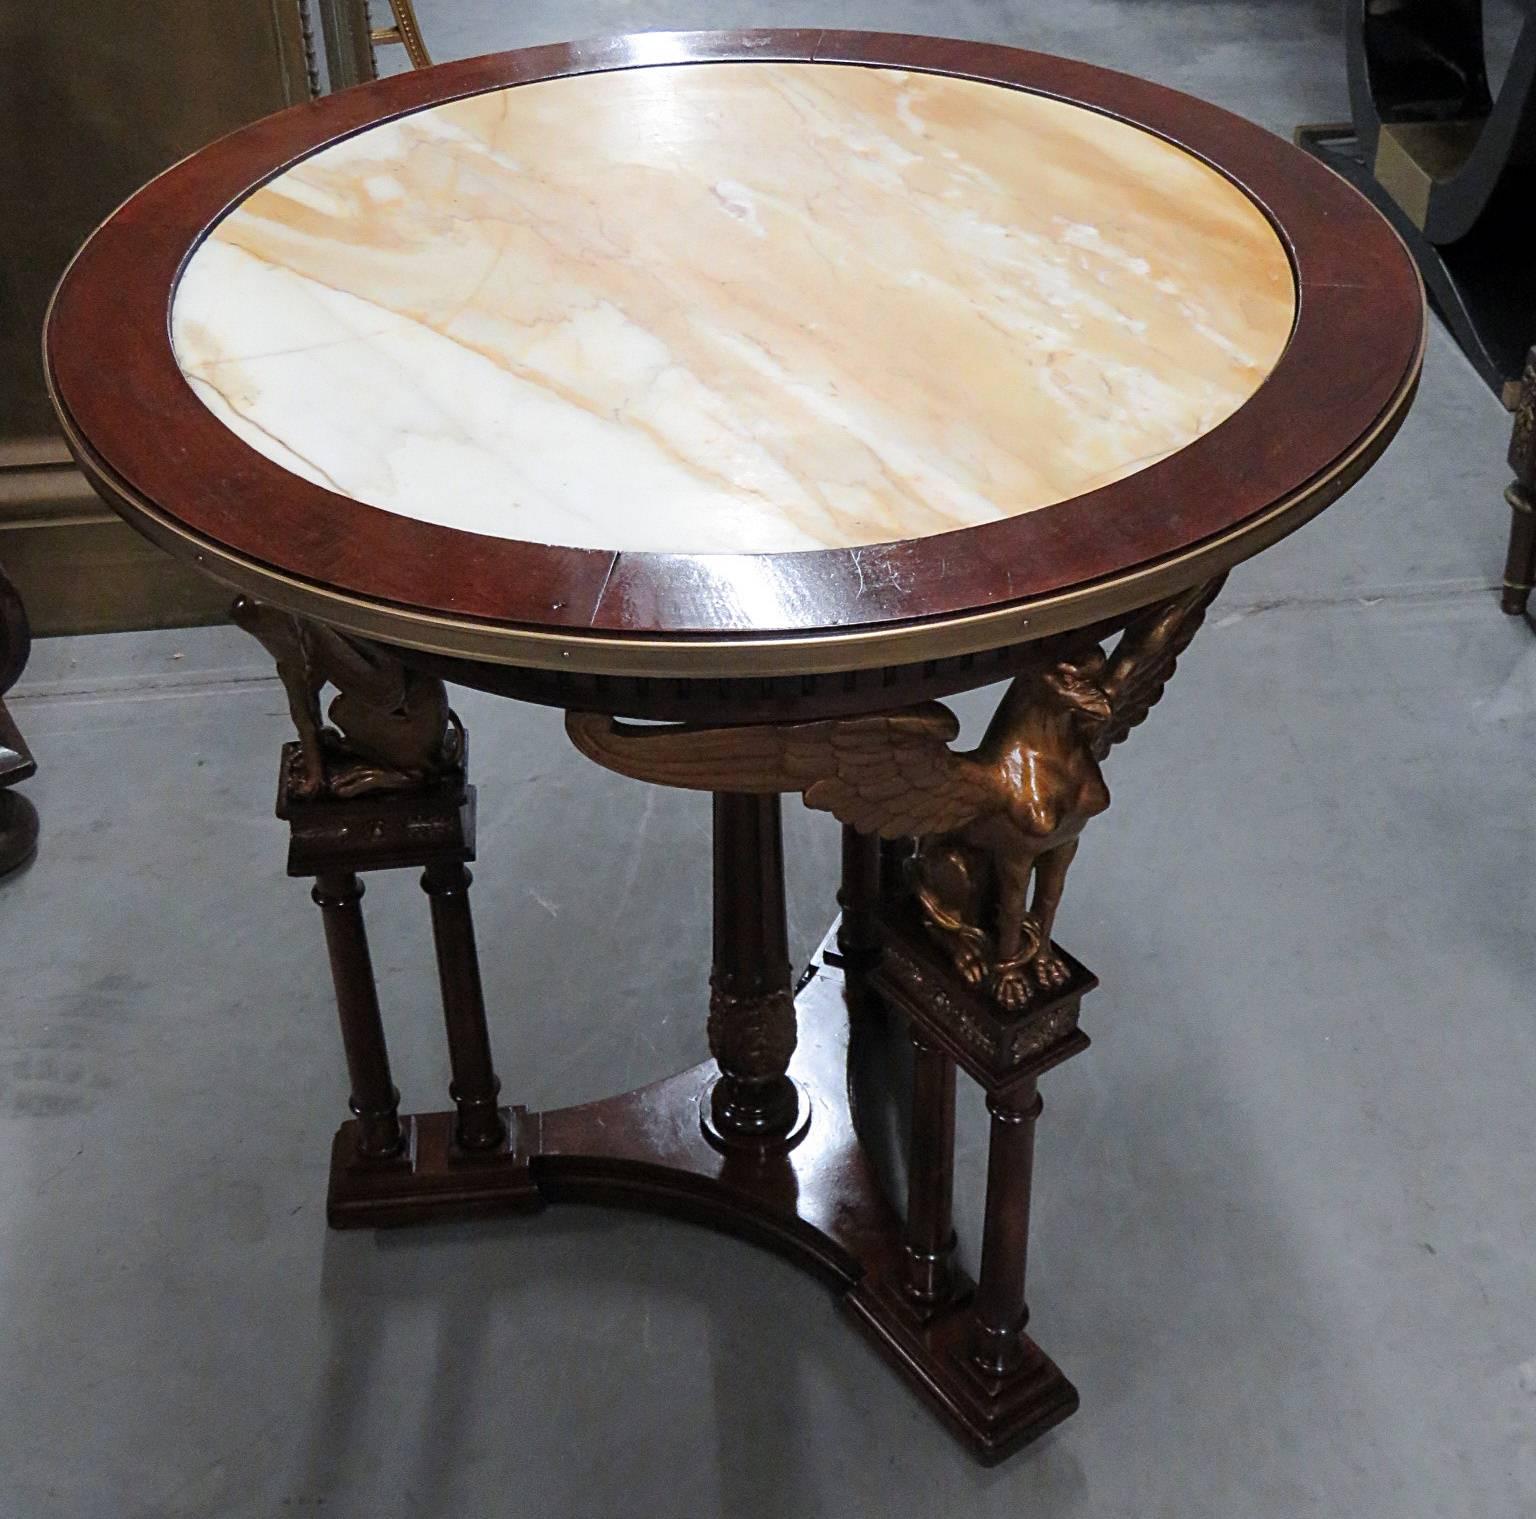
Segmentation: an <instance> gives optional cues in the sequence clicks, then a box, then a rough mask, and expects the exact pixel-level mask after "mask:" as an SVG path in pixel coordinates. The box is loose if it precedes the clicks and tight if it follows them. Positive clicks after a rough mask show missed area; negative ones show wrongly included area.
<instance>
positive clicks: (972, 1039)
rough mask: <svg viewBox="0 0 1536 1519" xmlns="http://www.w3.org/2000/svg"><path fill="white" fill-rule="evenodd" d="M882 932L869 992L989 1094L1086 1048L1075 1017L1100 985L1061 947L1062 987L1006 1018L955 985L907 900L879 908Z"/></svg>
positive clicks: (980, 996)
mask: <svg viewBox="0 0 1536 1519" xmlns="http://www.w3.org/2000/svg"><path fill="white" fill-rule="evenodd" d="M879 928H880V936H881V946H882V954H881V958H880V963H879V965H878V966H877V967H876V968H875V970H874V972H873V973H872V975H871V978H870V984H871V987H872V989H873V990H874V991H875V993H876V994H877V995H878V996H880V997H883V998H885V999H886V1000H887V1001H888V1002H889V1003H891V1004H892V1005H893V1006H895V1007H896V1008H898V1009H900V1011H901V1012H903V1013H905V1014H906V1016H907V1017H908V1018H910V1019H911V1021H912V1024H913V1026H914V1028H916V1029H919V1030H921V1031H922V1033H923V1034H924V1036H925V1037H927V1038H928V1039H930V1040H931V1041H932V1042H933V1043H934V1044H935V1045H937V1046H938V1047H939V1048H940V1049H941V1050H943V1051H944V1053H945V1054H946V1055H948V1056H949V1057H950V1058H951V1059H952V1060H953V1061H954V1062H955V1063H956V1065H958V1066H959V1067H960V1069H961V1070H963V1071H965V1072H966V1074H967V1075H969V1076H970V1077H971V1078H972V1079H973V1080H975V1081H976V1082H978V1083H979V1084H980V1085H981V1086H982V1087H984V1088H985V1089H986V1090H987V1091H988V1092H1002V1091H1006V1090H1007V1089H1009V1088H1010V1087H1013V1086H1015V1085H1017V1084H1018V1083H1021V1082H1024V1081H1028V1080H1032V1079H1033V1078H1034V1077H1036V1076H1038V1075H1040V1073H1041V1072H1042V1071H1048V1070H1050V1068H1051V1067H1052V1066H1055V1065H1060V1064H1061V1062H1062V1061H1063V1060H1068V1059H1070V1058H1071V1057H1072V1056H1073V1055H1076V1054H1079V1053H1080V1052H1081V1051H1083V1050H1085V1049H1087V1048H1088V1036H1087V1035H1086V1034H1085V1033H1083V1032H1082V1030H1081V1029H1080V1028H1078V1026H1077V1021H1078V1013H1079V1010H1080V1008H1081V1004H1082V1000H1083V997H1084V996H1085V995H1086V994H1087V993H1088V992H1091V991H1092V990H1093V989H1094V988H1095V987H1096V986H1097V985H1098V984H1099V982H1098V978H1097V977H1096V976H1095V975H1094V974H1093V973H1092V972H1091V971H1089V970H1088V969H1087V968H1086V967H1084V966H1083V965H1081V964H1080V963H1079V962H1078V961H1076V960H1074V959H1073V958H1072V957H1071V956H1070V955H1068V954H1066V953H1065V952H1064V951H1063V950H1062V949H1061V948H1060V946H1059V945H1058V946H1053V948H1054V949H1055V952H1056V954H1057V955H1058V956H1059V957H1060V958H1061V960H1062V961H1063V962H1064V963H1065V964H1066V966H1067V968H1068V970H1069V972H1070V980H1069V981H1068V982H1067V984H1066V986H1064V987H1063V988H1062V989H1061V990H1060V991H1056V992H1051V993H1045V994H1041V995H1040V996H1039V997H1037V998H1036V999H1034V1000H1032V1001H1031V1002H1030V1004H1029V1005H1028V1007H1026V1008H1025V1009H1024V1010H1023V1011H1022V1012H1019V1013H1011V1012H1009V1011H1007V1009H1005V1008H1003V1007H1002V1006H1000V1005H999V1004H998V1002H997V1001H996V999H995V998H993V997H990V996H988V995H987V994H986V993H984V992H980V991H977V990H975V989H973V988H971V987H969V986H967V985H966V984H965V983H964V981H962V980H961V979H960V976H959V975H958V973H957V972H956V971H955V969H954V966H953V964H952V963H951V961H950V958H949V957H948V956H947V955H946V954H945V953H944V951H943V949H942V948H941V947H940V946H938V945H936V944H935V943H934V942H933V939H932V936H931V935H930V934H929V933H928V932H927V929H926V925H925V923H924V922H923V919H922V918H921V916H920V915H919V913H918V912H917V910H916V908H915V907H914V906H913V904H912V903H911V902H910V901H909V900H906V899H891V898H887V899H886V900H885V901H883V902H882V903H881V905H880V913H879Z"/></svg>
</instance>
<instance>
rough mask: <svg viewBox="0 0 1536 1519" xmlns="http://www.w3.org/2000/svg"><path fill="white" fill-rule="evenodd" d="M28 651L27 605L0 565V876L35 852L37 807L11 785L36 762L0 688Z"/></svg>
mask: <svg viewBox="0 0 1536 1519" xmlns="http://www.w3.org/2000/svg"><path fill="white" fill-rule="evenodd" d="M31 652H32V630H31V628H30V627H29V626H28V624H27V609H26V608H25V607H24V606H23V605H22V602H21V597H20V596H18V595H17V594H16V588H15V587H14V586H13V585H12V584H11V582H10V581H9V580H8V579H6V576H5V571H4V570H0V876H7V875H9V874H10V873H11V872H12V871H14V870H20V869H21V867H22V866H23V865H25V864H26V863H27V862H28V861H29V860H30V859H31V858H32V857H33V855H35V854H36V853H37V809H36V808H35V807H34V806H33V805H32V803H31V802H30V801H29V800H28V799H27V798H26V797H24V796H21V795H20V794H19V793H17V792H15V791H13V790H12V789H11V788H12V787H13V786H15V785H17V784H18V783H19V782H21V781H24V780H27V779H28V778H29V777H31V776H33V775H35V774H36V773H37V761H36V760H34V759H33V758H32V751H31V750H30V749H28V748H27V743H26V740H25V739H24V738H22V736H21V731H20V730H19V729H18V728H17V726H16V724H15V723H14V722H13V721H12V719H11V714H10V713H9V712H8V711H7V710H6V705H5V693H6V692H7V691H9V690H10V689H11V687H12V686H14V685H15V684H16V682H17V681H18V680H19V679H20V678H21V672H22V671H23V670H24V669H25V668H26V665H27V658H28V656H29V655H30V654H31Z"/></svg>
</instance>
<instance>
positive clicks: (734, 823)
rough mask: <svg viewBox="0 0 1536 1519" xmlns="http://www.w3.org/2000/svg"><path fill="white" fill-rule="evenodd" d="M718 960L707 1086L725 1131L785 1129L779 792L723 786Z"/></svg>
mask: <svg viewBox="0 0 1536 1519" xmlns="http://www.w3.org/2000/svg"><path fill="white" fill-rule="evenodd" d="M714 803H715V862H714V863H715V907H714V912H715V925H714V969H713V970H712V972H711V974H710V978H709V993H710V995H709V1050H710V1053H711V1054H712V1055H713V1056H714V1057H715V1060H716V1061H717V1062H718V1064H719V1066H720V1073H721V1074H720V1079H719V1080H718V1081H717V1082H716V1083H715V1086H714V1090H713V1092H712V1093H711V1096H710V1107H711V1112H712V1115H713V1118H714V1123H715V1127H716V1129H717V1130H718V1131H719V1132H720V1133H721V1134H722V1135H726V1136H737V1137H741V1138H758V1137H760V1138H767V1137H771V1136H774V1135H779V1134H783V1133H785V1132H786V1131H787V1130H788V1129H789V1128H790V1126H791V1125H792V1124H793V1122H794V1120H795V1115H796V1111H797V1109H798V1106H799V1097H798V1095H797V1093H796V1091H795V1086H794V1083H793V1082H792V1081H791V1080H790V1079H789V1077H788V1076H787V1075H786V1074H785V1072H786V1071H787V1070H788V1068H789V1057H790V1056H791V1055H792V1054H794V1051H795V1003H794V997H793V995H792V993H791V991H790V975H789V930H788V926H787V924H786V921H785V913H784V843H783V838H782V835H781V832H780V815H779V798H778V797H777V796H753V795H745V794H743V793H740V792H732V791H723V792H717V793H716V794H715V798H714Z"/></svg>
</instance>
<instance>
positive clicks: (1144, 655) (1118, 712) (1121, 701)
mask: <svg viewBox="0 0 1536 1519" xmlns="http://www.w3.org/2000/svg"><path fill="white" fill-rule="evenodd" d="M1225 578H1226V577H1225V576H1222V577H1221V578H1220V579H1217V580H1212V581H1209V582H1207V583H1206V584H1204V585H1197V586H1194V587H1192V588H1191V589H1190V590H1187V591H1185V592H1184V593H1183V594H1182V595H1179V596H1175V597H1174V598H1173V600H1172V601H1165V602H1161V603H1159V604H1158V605H1157V606H1155V607H1151V608H1149V609H1148V610H1147V611H1145V612H1143V613H1142V614H1141V615H1140V616H1139V617H1137V618H1136V619H1135V620H1134V621H1133V622H1131V623H1130V625H1129V626H1128V627H1127V628H1126V630H1125V632H1124V633H1122V634H1121V635H1120V641H1119V642H1118V643H1117V644H1116V645H1115V652H1114V654H1113V656H1112V657H1111V659H1110V662H1109V669H1108V670H1107V671H1106V672H1105V674H1104V681H1103V685H1104V694H1105V695H1106V696H1107V697H1108V698H1109V705H1110V719H1109V721H1108V722H1107V723H1105V724H1104V726H1103V727H1102V728H1100V729H1099V731H1098V733H1097V734H1096V735H1095V737H1094V743H1093V753H1094V758H1095V759H1103V758H1104V756H1105V755H1106V754H1108V753H1109V751H1110V750H1111V749H1112V748H1113V747H1114V746H1115V745H1116V744H1118V743H1119V742H1120V740H1121V739H1123V738H1124V737H1125V736H1126V734H1128V733H1129V732H1130V731H1131V729H1132V728H1134V727H1136V725H1137V724H1138V723H1141V722H1144V721H1145V720H1146V716H1147V713H1149V712H1150V711H1151V710H1152V708H1153V707H1155V706H1156V705H1157V701H1158V698H1159V697H1161V696H1162V694H1163V687H1164V686H1166V685H1167V684H1168V682H1169V680H1170V679H1171V678H1172V676H1173V671H1174V667H1175V666H1176V665H1177V664H1178V662H1179V655H1181V654H1182V653H1183V652H1184V651H1185V649H1187V648H1188V647H1189V644H1190V640H1191V639H1192V638H1193V637H1194V636H1195V633H1196V632H1197V631H1198V630H1199V627H1200V624H1201V623H1202V622H1204V621H1205V613H1206V608H1207V607H1209V606H1210V604H1211V603H1212V602H1213V601H1214V600H1215V599H1216V593H1217V592H1218V591H1220V590H1221V586H1222V581H1223V580H1225Z"/></svg>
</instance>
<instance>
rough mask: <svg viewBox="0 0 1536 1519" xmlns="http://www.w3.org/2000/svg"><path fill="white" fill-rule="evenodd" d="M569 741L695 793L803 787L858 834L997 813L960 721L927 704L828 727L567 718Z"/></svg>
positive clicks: (622, 769)
mask: <svg viewBox="0 0 1536 1519" xmlns="http://www.w3.org/2000/svg"><path fill="white" fill-rule="evenodd" d="M565 726H566V732H567V733H569V735H570V737H571V742H572V743H574V744H575V745H576V747H577V748H578V749H580V750H581V752H582V753H583V754H585V755H586V756H587V757H588V758H589V759H592V760H595V761H596V762H597V763H598V764H599V765H603V766H605V767H606V768H607V769H609V770H617V771H618V772H619V773H620V774H621V775H628V776H633V777H634V778H635V779H636V780H642V781H654V782H657V783H658V784H660V785H664V786H681V787H684V788H687V789H689V790H693V791H749V792H779V791H800V792H804V794H805V801H806V804H807V805H808V806H811V807H816V808H819V809H820V810H821V811H823V812H830V813H831V814H832V815H833V816H834V817H835V818H837V819H838V821H839V822H843V823H847V824H849V825H850V826H852V827H854V828H856V829H858V831H859V832H860V833H878V834H880V835H881V836H882V837H884V838H903V837H910V836H912V835H916V834H923V833H947V832H949V831H951V830H953V829H956V828H962V827H964V826H965V824H967V823H969V822H970V821H971V820H972V819H973V818H975V817H978V816H980V815H981V814H982V813H985V812H991V811H993V810H995V808H996V805H997V803H996V801H995V800H994V797H993V793H992V790H991V788H989V787H988V786H987V784H986V776H985V772H984V771H982V769H981V767H980V766H978V765H977V764H975V762H974V761H972V760H971V759H970V758H969V757H968V756H966V755H963V754H956V753H955V752H954V751H953V750H951V749H950V747H949V745H950V742H951V741H952V740H953V739H954V738H955V737H956V735H957V734H958V733H959V731H960V725H959V723H958V721H957V720H956V718H955V715H954V713H952V712H951V711H950V710H949V709H948V708H947V707H944V706H941V705H940V704H939V703H938V702H928V703H925V704H924V705H923V706H920V707H914V708H911V709H909V710H907V711H903V712H882V713H876V714H874V715H872V716H869V717H853V718H839V719H835V720H833V721H828V722H813V723H785V724H779V725H777V726H767V725H765V726H742V727H731V728H702V727H690V726H688V725H686V724H683V725H680V726H668V727H654V728H653V727H646V726H642V725H637V724H634V723H624V722H619V721H616V720H615V719H613V718H610V717H605V716H602V715H600V714H598V713H592V712H570V713H567V714H566V720H565Z"/></svg>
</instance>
